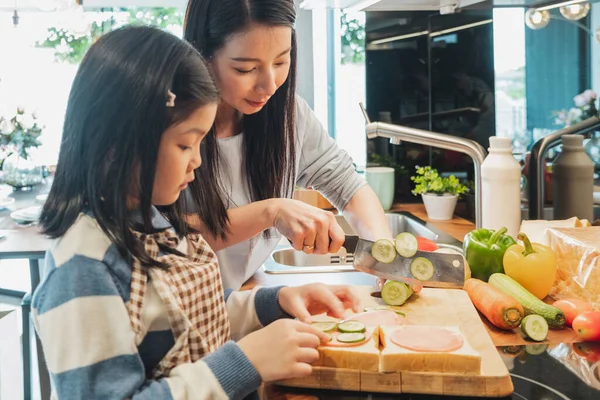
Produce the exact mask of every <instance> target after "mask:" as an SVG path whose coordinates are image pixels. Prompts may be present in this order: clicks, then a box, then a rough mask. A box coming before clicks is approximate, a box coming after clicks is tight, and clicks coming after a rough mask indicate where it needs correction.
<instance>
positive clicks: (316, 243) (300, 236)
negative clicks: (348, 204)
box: [273, 199, 345, 254]
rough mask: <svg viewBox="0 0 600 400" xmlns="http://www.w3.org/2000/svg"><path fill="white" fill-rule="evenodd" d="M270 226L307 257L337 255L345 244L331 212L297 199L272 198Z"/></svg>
mask: <svg viewBox="0 0 600 400" xmlns="http://www.w3.org/2000/svg"><path fill="white" fill-rule="evenodd" d="M274 200H275V203H274V204H275V206H274V213H273V214H274V217H273V226H274V227H275V228H276V229H277V230H278V231H279V232H280V233H281V234H282V235H283V236H285V237H286V238H288V240H289V241H290V243H291V244H292V247H293V248H294V249H296V250H298V251H304V252H305V253H307V254H313V253H314V254H327V253H337V252H338V251H339V250H340V248H341V247H342V245H343V244H344V239H345V235H344V231H343V230H342V228H341V227H340V226H339V224H338V223H337V221H336V220H335V217H334V215H333V213H331V212H329V211H325V210H321V209H320V208H317V207H313V206H310V205H308V204H306V203H303V202H301V201H298V200H292V199H274Z"/></svg>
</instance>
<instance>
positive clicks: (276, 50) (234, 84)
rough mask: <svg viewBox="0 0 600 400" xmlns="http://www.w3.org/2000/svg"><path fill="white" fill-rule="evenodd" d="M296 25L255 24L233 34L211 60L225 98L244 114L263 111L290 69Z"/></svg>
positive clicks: (223, 98) (222, 95)
mask: <svg viewBox="0 0 600 400" xmlns="http://www.w3.org/2000/svg"><path fill="white" fill-rule="evenodd" d="M291 48H292V29H291V28H289V27H285V26H274V27H273V26H265V25H255V24H253V25H251V26H250V29H249V30H247V31H245V32H243V33H239V34H236V35H233V36H231V37H230V38H229V39H228V40H227V41H226V42H225V46H224V47H223V48H221V49H220V50H218V51H217V52H216V53H215V54H214V55H213V58H212V60H211V66H212V69H213V72H214V75H215V78H216V81H217V84H218V86H219V88H220V90H221V97H222V100H223V102H225V103H227V104H229V105H230V106H231V107H233V108H234V109H236V110H237V111H239V112H240V113H242V114H254V113H256V112H258V111H260V110H261V109H262V108H263V107H264V105H265V104H266V103H267V101H268V100H269V98H270V97H271V96H273V94H274V93H275V92H276V91H277V89H279V87H280V86H281V85H283V83H284V82H285V80H286V79H287V77H288V74H289V71H290V51H291Z"/></svg>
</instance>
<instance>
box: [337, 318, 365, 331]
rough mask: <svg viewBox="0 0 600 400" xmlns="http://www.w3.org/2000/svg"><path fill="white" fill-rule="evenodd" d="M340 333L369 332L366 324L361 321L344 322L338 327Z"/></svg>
mask: <svg viewBox="0 0 600 400" xmlns="http://www.w3.org/2000/svg"><path fill="white" fill-rule="evenodd" d="M337 328H338V331H340V332H342V333H362V332H364V331H366V330H367V327H366V326H365V324H363V323H362V322H360V321H353V320H350V321H344V322H342V323H340V324H339V325H338V327H337Z"/></svg>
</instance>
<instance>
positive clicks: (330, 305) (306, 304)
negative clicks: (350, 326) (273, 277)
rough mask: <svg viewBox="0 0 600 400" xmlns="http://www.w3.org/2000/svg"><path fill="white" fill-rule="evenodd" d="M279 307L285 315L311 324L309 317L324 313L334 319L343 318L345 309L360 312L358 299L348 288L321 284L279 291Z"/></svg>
mask: <svg viewBox="0 0 600 400" xmlns="http://www.w3.org/2000/svg"><path fill="white" fill-rule="evenodd" d="M279 305H280V306H281V308H282V309H283V311H285V312H286V313H288V314H290V315H292V316H294V317H296V318H298V319H299V320H300V321H304V322H306V323H311V322H312V318H311V315H316V314H322V313H324V312H326V313H327V314H330V315H331V316H333V317H335V318H344V315H345V311H346V309H352V310H353V311H354V312H360V310H361V309H362V307H361V304H360V299H359V298H358V296H357V295H356V294H355V293H354V290H353V289H352V288H351V287H350V286H341V285H340V286H330V285H323V284H321V283H313V284H310V285H304V286H298V287H283V288H281V289H280V290H279Z"/></svg>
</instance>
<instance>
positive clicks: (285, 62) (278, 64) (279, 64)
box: [275, 61, 287, 67]
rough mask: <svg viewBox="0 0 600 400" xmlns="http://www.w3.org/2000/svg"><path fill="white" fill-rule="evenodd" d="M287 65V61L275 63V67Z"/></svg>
mask: <svg viewBox="0 0 600 400" xmlns="http://www.w3.org/2000/svg"><path fill="white" fill-rule="evenodd" d="M286 64H287V61H282V62H278V63H275V65H276V66H278V67H281V66H283V65H286Z"/></svg>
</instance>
